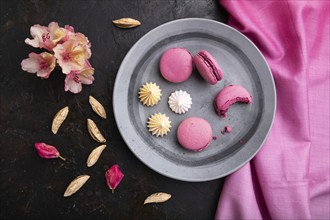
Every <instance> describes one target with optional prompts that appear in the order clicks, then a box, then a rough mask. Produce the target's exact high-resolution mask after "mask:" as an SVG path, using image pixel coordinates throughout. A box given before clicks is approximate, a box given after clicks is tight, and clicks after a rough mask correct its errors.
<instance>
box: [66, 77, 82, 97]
mask: <svg viewBox="0 0 330 220" xmlns="http://www.w3.org/2000/svg"><path fill="white" fill-rule="evenodd" d="M64 83H65V85H64V90H65V91H70V92H72V93H75V94H77V93H79V92H81V90H82V85H81V82H80V81H79V78H78V74H77V73H75V72H71V73H69V74H67V76H66V77H65V81H64Z"/></svg>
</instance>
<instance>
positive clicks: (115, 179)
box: [105, 164, 124, 193]
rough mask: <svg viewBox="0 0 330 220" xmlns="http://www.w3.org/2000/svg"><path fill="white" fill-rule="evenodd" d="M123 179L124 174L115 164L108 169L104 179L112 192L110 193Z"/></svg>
mask: <svg viewBox="0 0 330 220" xmlns="http://www.w3.org/2000/svg"><path fill="white" fill-rule="evenodd" d="M123 177H124V174H123V173H122V172H121V170H120V169H119V166H118V165H117V164H115V165H113V166H112V167H110V169H108V170H107V172H106V173H105V178H106V181H107V185H108V187H109V188H110V189H111V190H112V193H113V192H114V190H115V189H116V188H117V186H118V185H119V183H120V182H121V180H122V179H123Z"/></svg>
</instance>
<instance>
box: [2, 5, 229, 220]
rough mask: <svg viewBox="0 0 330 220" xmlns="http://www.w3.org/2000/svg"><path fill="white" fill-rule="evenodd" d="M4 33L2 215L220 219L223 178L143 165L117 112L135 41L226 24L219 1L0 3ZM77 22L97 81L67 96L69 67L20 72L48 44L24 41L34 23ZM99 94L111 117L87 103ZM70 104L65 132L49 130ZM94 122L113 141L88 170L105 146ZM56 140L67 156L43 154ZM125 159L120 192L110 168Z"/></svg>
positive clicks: (63, 126) (78, 30)
mask: <svg viewBox="0 0 330 220" xmlns="http://www.w3.org/2000/svg"><path fill="white" fill-rule="evenodd" d="M0 4H1V7H0V8H1V9H0V10H1V14H0V19H1V27H0V28H1V30H0V42H1V46H0V87H1V91H0V94H1V100H0V105H1V108H0V110H1V111H0V133H1V138H0V147H1V151H0V166H1V168H0V203H1V207H0V208H1V209H0V218H1V219H10V218H14V217H15V218H43V219H55V218H57V219H71V218H97V219H102V218H103V219H106V218H107V219H109V218H112V219H213V217H214V214H215V211H216V206H217V202H218V199H219V195H220V192H221V187H222V183H223V179H218V180H214V181H209V182H202V183H189V182H182V181H177V180H173V179H170V178H167V177H164V176H162V175H160V174H158V173H156V172H154V171H152V170H151V169H149V168H148V167H147V166H145V165H144V164H143V163H142V162H140V161H139V160H138V159H137V158H136V157H135V156H134V155H133V154H132V153H131V151H130V150H129V148H128V147H127V146H126V145H125V143H124V141H123V139H122V138H121V136H120V134H119V132H118V129H117V126H116V124H115V120H114V117H113V110H112V90H113V85H114V81H115V78H116V73H117V71H118V68H119V66H120V63H121V61H122V59H123V58H124V56H125V54H126V53H127V52H128V50H129V49H130V47H131V46H132V45H133V44H134V43H135V42H136V41H137V40H138V39H139V38H140V37H142V36H143V35H144V34H146V33H147V32H148V31H150V30H151V29H153V28H155V27H157V26H159V25H161V24H163V23H165V22H168V21H171V20H175V19H179V18H187V17H200V18H209V19H214V20H217V21H222V22H226V20H227V14H226V12H225V11H224V10H223V9H222V8H221V7H220V6H219V5H218V1H216V0H205V1H203V0H191V1H189V0H185V1H183V0H180V1H179V0H178V1H171V0H169V1H165V0H157V1H156V0H151V1H150V0H139V1H137V0H136V1H128V0H124V1H121V0H113V1H106V0H100V1H87V0H86V1H83V0H76V1H73V0H71V1H51V0H45V1H37V0H25V1H14V0H10V1H1V2H0ZM121 17H132V18H135V19H138V20H140V21H141V23H142V25H141V26H140V27H137V28H134V29H130V30H122V29H119V28H116V27H115V26H113V24H112V22H111V21H112V20H114V19H118V18H121ZM51 21H57V22H59V25H60V26H64V25H65V24H69V25H72V26H73V27H74V28H75V30H76V31H77V32H82V33H84V34H85V35H86V36H87V37H88V38H89V40H90V41H91V43H92V52H93V55H92V57H91V60H90V61H91V64H92V66H93V67H94V68H95V70H96V71H95V81H94V83H93V85H91V86H83V90H82V92H81V93H79V94H77V95H74V94H72V93H69V92H64V89H63V87H64V75H63V74H62V73H61V71H60V70H56V71H55V72H53V73H52V75H51V77H50V78H49V79H48V80H41V79H40V78H37V77H36V76H34V75H33V74H29V73H26V72H24V71H22V70H21V66H20V62H21V60H22V59H25V58H26V57H27V55H28V53H30V52H32V51H34V52H39V51H40V50H38V49H35V48H32V47H30V46H28V45H26V44H25V43H24V39H25V38H27V37H30V31H29V29H30V26H32V25H33V24H41V25H45V26H46V25H48V23H49V22H51ZM89 95H93V96H94V97H95V98H97V99H98V100H99V101H100V102H101V103H103V104H104V106H105V108H106V110H107V113H108V119H107V120H103V119H101V118H100V117H98V116H97V115H96V114H95V113H94V112H93V111H92V109H91V107H90V106H89V103H88V96H89ZM64 106H69V107H70V113H69V115H68V117H67V119H66V121H65V122H64V124H63V125H62V127H61V128H60V130H59V132H58V134H57V135H53V134H52V133H51V131H50V127H51V121H52V118H53V116H54V114H55V113H56V112H57V111H58V110H59V109H60V108H62V107H64ZM87 118H91V119H93V120H94V121H95V122H96V124H97V125H98V126H99V128H100V129H101V132H102V133H103V134H105V136H106V138H107V139H108V141H107V145H108V148H107V149H106V150H105V151H104V152H103V154H102V156H101V158H100V160H99V161H98V162H97V163H96V165H94V166H93V167H91V168H87V166H86V159H87V156H88V154H89V152H90V151H91V150H92V149H93V148H94V147H96V146H98V143H96V142H95V141H93V140H92V139H91V137H90V136H89V134H88V132H87V129H86V119H87ZM40 141H42V142H46V143H49V144H53V145H55V146H56V147H57V148H58V149H59V150H60V152H61V154H62V155H63V156H64V157H66V158H67V161H65V162H64V161H61V160H60V159H53V160H46V159H42V158H39V157H38V156H37V154H36V151H35V150H34V146H33V144H34V143H35V142H40ZM115 163H116V164H118V165H119V166H120V167H121V169H122V171H123V173H124V174H125V177H124V179H123V181H122V182H121V184H120V185H119V187H118V188H117V189H116V191H115V193H114V194H112V193H111V191H110V190H109V189H108V188H107V185H106V183H105V178H104V173H105V171H106V170H107V169H108V168H109V166H111V165H112V164H115ZM81 174H88V175H90V176H91V178H90V180H89V181H88V182H87V183H86V185H85V186H84V187H83V188H82V189H81V190H80V191H78V192H77V193H76V194H74V195H73V196H71V197H68V198H63V193H64V191H65V189H66V187H67V185H68V184H69V183H70V181H71V180H72V179H74V178H75V177H76V176H78V175H81ZM158 191H164V192H167V193H170V194H172V198H171V200H169V201H168V202H166V203H163V204H149V205H145V206H143V201H144V199H145V198H146V197H147V196H148V195H149V194H151V193H154V192H158Z"/></svg>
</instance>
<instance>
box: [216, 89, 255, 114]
mask: <svg viewBox="0 0 330 220" xmlns="http://www.w3.org/2000/svg"><path fill="white" fill-rule="evenodd" d="M236 102H243V103H248V104H249V103H252V96H251V95H250V93H249V92H248V91H247V90H246V89H245V88H243V87H242V86H239V85H229V86H226V87H225V88H223V89H222V90H221V91H220V92H219V93H218V95H217V96H216V97H215V99H214V102H213V106H214V109H215V111H216V112H217V114H218V115H220V116H221V117H226V112H227V111H228V108H229V106H231V105H232V104H234V103H236Z"/></svg>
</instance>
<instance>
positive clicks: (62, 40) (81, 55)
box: [21, 22, 94, 93]
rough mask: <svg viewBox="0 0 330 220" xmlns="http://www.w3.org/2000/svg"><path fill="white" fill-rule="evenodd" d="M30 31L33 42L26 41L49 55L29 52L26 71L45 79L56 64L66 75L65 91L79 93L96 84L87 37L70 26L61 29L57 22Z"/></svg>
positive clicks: (25, 61) (22, 63)
mask: <svg viewBox="0 0 330 220" xmlns="http://www.w3.org/2000/svg"><path fill="white" fill-rule="evenodd" d="M30 32H31V36H32V39H29V38H27V39H25V43H27V44H29V45H31V46H32V47H35V48H44V49H46V50H48V51H49V53H48V52H43V53H41V54H36V53H30V54H29V58H27V59H25V60H23V61H22V62H21V66H22V69H23V70H24V71H27V72H30V73H36V74H37V76H39V77H42V78H45V79H46V78H48V77H49V75H50V73H51V72H52V71H53V70H54V68H55V66H56V63H57V64H58V65H59V66H60V67H61V69H62V72H63V73H64V74H66V75H67V76H66V78H65V86H64V90H65V91H68V90H69V91H71V92H73V93H79V92H80V91H81V89H82V84H92V83H93V81H94V77H93V74H94V68H93V67H92V66H91V64H90V63H89V58H90V57H91V55H92V51H91V43H90V42H89V40H88V38H87V37H86V36H85V35H84V34H82V33H75V32H74V28H73V27H72V26H69V25H65V26H64V28H62V27H59V26H58V23H57V22H51V23H49V25H48V27H46V26H41V25H39V24H37V25H33V26H32V27H31V29H30Z"/></svg>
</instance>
